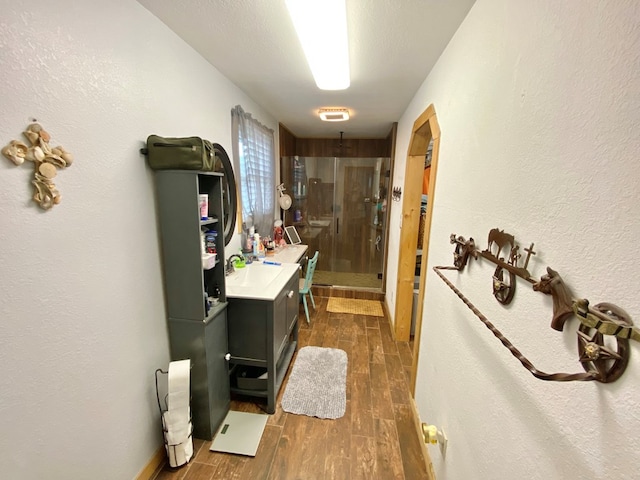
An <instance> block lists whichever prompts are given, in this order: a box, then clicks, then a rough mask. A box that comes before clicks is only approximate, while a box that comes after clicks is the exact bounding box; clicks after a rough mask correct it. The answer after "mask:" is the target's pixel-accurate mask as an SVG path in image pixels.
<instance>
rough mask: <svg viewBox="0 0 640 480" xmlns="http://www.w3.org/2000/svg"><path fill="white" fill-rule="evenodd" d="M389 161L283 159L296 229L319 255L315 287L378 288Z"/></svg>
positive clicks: (289, 218)
mask: <svg viewBox="0 0 640 480" xmlns="http://www.w3.org/2000/svg"><path fill="white" fill-rule="evenodd" d="M389 165H390V159H389V158H338V157H298V156H295V157H283V158H282V163H281V175H282V179H283V181H284V184H285V188H286V189H287V193H289V195H290V196H291V198H292V199H293V203H292V206H291V208H290V209H289V210H286V211H285V213H284V223H285V225H294V226H295V227H296V229H297V230H298V233H299V235H300V238H301V240H302V242H303V243H305V244H307V245H309V254H310V255H313V253H314V252H315V251H316V250H318V251H319V252H320V257H319V259H318V265H317V267H316V271H315V274H314V282H313V283H314V284H316V285H333V286H345V287H360V288H373V289H381V288H382V274H383V267H384V254H385V251H384V245H385V242H386V238H385V235H386V233H385V232H386V217H387V215H386V210H387V192H388V189H389Z"/></svg>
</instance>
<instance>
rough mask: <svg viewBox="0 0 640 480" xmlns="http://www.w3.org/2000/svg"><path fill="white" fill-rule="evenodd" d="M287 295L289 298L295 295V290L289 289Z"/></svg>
mask: <svg viewBox="0 0 640 480" xmlns="http://www.w3.org/2000/svg"><path fill="white" fill-rule="evenodd" d="M287 297H289V298H292V297H293V290H289V293H287Z"/></svg>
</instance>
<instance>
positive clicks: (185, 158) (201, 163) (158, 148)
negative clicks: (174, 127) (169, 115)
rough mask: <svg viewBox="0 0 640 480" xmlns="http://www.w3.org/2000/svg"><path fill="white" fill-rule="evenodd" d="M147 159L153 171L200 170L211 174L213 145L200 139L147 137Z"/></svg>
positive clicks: (213, 165)
mask: <svg viewBox="0 0 640 480" xmlns="http://www.w3.org/2000/svg"><path fill="white" fill-rule="evenodd" d="M146 153H147V156H148V157H147V158H148V161H149V166H150V167H151V168H152V169H154V170H200V171H205V172H212V171H213V170H214V168H215V164H216V158H215V152H214V150H213V145H212V144H211V142H210V141H209V140H204V139H202V138H200V137H184V138H166V137H160V136H158V135H149V138H147V152H146Z"/></svg>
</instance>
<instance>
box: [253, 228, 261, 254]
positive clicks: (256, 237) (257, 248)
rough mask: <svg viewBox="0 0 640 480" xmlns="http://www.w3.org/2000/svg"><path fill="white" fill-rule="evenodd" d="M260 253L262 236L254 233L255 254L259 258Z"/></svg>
mask: <svg viewBox="0 0 640 480" xmlns="http://www.w3.org/2000/svg"><path fill="white" fill-rule="evenodd" d="M259 253H260V235H259V234H258V233H254V235H253V254H254V255H255V256H256V257H257V256H258V255H259Z"/></svg>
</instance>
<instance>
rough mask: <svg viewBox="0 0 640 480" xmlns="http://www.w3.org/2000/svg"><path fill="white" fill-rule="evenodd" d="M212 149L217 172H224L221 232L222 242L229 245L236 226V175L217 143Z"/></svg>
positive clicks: (223, 150)
mask: <svg viewBox="0 0 640 480" xmlns="http://www.w3.org/2000/svg"><path fill="white" fill-rule="evenodd" d="M213 151H214V152H215V155H216V166H215V170H216V171H217V172H222V173H224V179H223V181H222V211H223V217H224V218H223V219H222V225H223V232H224V244H225V246H227V245H229V242H230V241H231V238H233V233H234V230H235V228H236V213H237V208H238V196H237V195H238V194H237V190H236V177H235V175H234V174H233V167H232V166H231V161H230V160H229V155H227V152H226V151H225V149H224V148H223V147H222V145H220V144H218V143H214V144H213Z"/></svg>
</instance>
